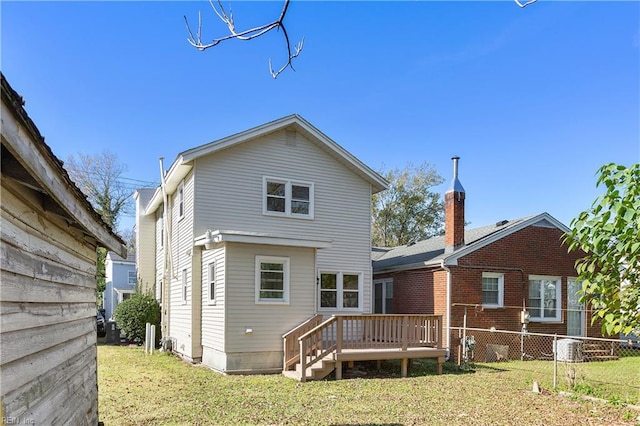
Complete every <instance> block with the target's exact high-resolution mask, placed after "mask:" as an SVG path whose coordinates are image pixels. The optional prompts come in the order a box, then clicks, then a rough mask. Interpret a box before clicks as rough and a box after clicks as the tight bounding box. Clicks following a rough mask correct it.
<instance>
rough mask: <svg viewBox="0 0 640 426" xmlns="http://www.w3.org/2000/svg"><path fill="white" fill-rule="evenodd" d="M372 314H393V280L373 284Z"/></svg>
mask: <svg viewBox="0 0 640 426" xmlns="http://www.w3.org/2000/svg"><path fill="white" fill-rule="evenodd" d="M373 313H374V314H392V313H393V280H392V279H386V280H379V281H374V282H373Z"/></svg>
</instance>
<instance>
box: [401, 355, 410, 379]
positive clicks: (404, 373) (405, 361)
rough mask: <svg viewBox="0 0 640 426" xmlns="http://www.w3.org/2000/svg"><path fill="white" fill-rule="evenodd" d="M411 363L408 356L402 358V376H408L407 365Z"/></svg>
mask: <svg viewBox="0 0 640 426" xmlns="http://www.w3.org/2000/svg"><path fill="white" fill-rule="evenodd" d="M408 364H409V360H408V359H407V358H402V367H401V372H400V375H401V376H402V377H407V365H408Z"/></svg>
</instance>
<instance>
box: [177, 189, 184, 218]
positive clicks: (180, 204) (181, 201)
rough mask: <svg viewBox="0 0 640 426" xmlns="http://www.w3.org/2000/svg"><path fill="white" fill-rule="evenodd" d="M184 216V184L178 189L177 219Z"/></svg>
mask: <svg viewBox="0 0 640 426" xmlns="http://www.w3.org/2000/svg"><path fill="white" fill-rule="evenodd" d="M182 216H184V184H183V183H181V184H180V186H179V187H178V218H181V217H182Z"/></svg>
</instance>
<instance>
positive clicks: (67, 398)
mask: <svg viewBox="0 0 640 426" xmlns="http://www.w3.org/2000/svg"><path fill="white" fill-rule="evenodd" d="M41 205H42V203H41V200H40V198H39V196H38V195H37V194H35V192H34V191H30V190H28V189H27V188H26V187H22V186H21V187H16V186H15V184H14V183H13V181H10V180H7V179H5V178H4V177H3V178H2V216H1V217H2V229H1V233H0V234H1V240H2V241H1V242H2V245H1V271H0V281H1V282H2V285H1V286H0V366H1V368H0V370H1V371H0V383H1V384H2V385H1V387H0V390H1V397H2V406H3V416H4V417H5V418H11V419H15V420H14V421H20V422H21V423H20V424H26V423H25V422H27V421H30V420H32V421H33V422H35V424H48V425H57V424H74V425H75V424H94V425H95V424H97V422H98V419H97V413H98V408H97V401H98V398H97V392H98V387H97V363H96V356H97V353H96V280H95V275H96V249H95V246H93V245H92V244H89V243H87V242H85V241H86V240H85V237H84V235H82V234H80V233H79V232H75V231H73V230H72V228H70V227H68V226H67V224H66V223H65V222H63V221H62V220H60V219H58V218H57V217H56V216H55V215H52V214H50V213H47V212H44V211H43V210H42V208H41Z"/></svg>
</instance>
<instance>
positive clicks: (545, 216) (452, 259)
mask: <svg viewBox="0 0 640 426" xmlns="http://www.w3.org/2000/svg"><path fill="white" fill-rule="evenodd" d="M543 220H546V221H547V222H549V223H551V224H553V225H554V226H555V227H556V228H558V229H559V230H561V231H563V232H569V228H568V227H567V226H566V225H564V224H563V223H562V222H560V221H559V220H557V219H556V218H554V217H553V216H551V215H550V214H549V213H546V212H545V213H541V214H539V215H537V216H534V217H532V218H530V219H528V220H525V221H523V222H521V223H519V224H517V225H514V226H512V227H507V228H505V229H502V230H500V231H498V232H496V233H494V234H492V235H490V236H489V237H487V238H486V239H484V240H482V241H480V242H478V243H474V244H472V245H470V246H469V247H464V248H462V249H460V250H458V251H456V252H454V253H452V254H451V255H450V256H447V257H445V258H444V264H445V265H452V266H453V265H457V264H458V259H460V258H461V257H464V256H466V255H468V254H470V253H473V252H474V251H476V250H478V249H481V248H483V247H486V246H488V245H489V244H492V243H494V242H496V241H498V240H500V239H502V238H504V237H506V236H507V235H511V234H513V233H514V232H518V231H520V230H521V229H524V228H526V227H528V226H532V225H535V224H536V223H538V222H541V221H543Z"/></svg>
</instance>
